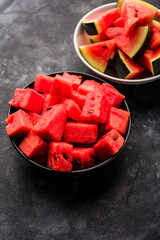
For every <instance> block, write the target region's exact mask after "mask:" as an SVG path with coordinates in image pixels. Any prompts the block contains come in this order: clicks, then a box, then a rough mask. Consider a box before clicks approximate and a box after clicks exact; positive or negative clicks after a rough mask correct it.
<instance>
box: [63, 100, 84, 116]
mask: <svg viewBox="0 0 160 240" xmlns="http://www.w3.org/2000/svg"><path fill="white" fill-rule="evenodd" d="M62 104H63V106H64V107H65V109H66V111H67V116H68V117H69V118H70V119H72V120H75V121H80V116H81V112H82V111H81V109H80V107H79V105H78V104H77V103H76V102H75V101H73V100H71V99H69V98H67V99H65V100H64V101H63V102H62Z"/></svg>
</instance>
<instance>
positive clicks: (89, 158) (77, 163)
mask: <svg viewBox="0 0 160 240" xmlns="http://www.w3.org/2000/svg"><path fill="white" fill-rule="evenodd" d="M95 157H96V154H95V151H94V149H93V148H73V162H72V164H73V170H81V169H85V168H90V167H93V166H94V165H95Z"/></svg>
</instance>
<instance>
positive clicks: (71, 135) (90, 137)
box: [63, 122, 98, 143]
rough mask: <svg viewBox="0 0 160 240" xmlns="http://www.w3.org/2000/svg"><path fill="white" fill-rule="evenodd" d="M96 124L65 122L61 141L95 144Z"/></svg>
mask: <svg viewBox="0 0 160 240" xmlns="http://www.w3.org/2000/svg"><path fill="white" fill-rule="evenodd" d="M97 132H98V124H90V123H79V122H66V124H65V128H64V136H63V140H64V141H65V142H73V143H95V142H96V141H97Z"/></svg>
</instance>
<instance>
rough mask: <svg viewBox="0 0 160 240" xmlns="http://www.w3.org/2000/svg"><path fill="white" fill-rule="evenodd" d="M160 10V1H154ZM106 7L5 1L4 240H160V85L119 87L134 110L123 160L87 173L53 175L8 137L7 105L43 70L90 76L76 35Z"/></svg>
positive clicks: (1, 33) (0, 121)
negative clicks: (77, 48)
mask: <svg viewBox="0 0 160 240" xmlns="http://www.w3.org/2000/svg"><path fill="white" fill-rule="evenodd" d="M149 2H150V3H152V4H155V5H156V6H157V7H159V8H160V2H159V0H154V1H151V0H150V1H149ZM105 3H109V0H108V1H107V0H106V1H95V0H91V1H85V0H82V1H65V0H61V1H55V0H52V1H50V0H1V1H0V103H1V108H0V131H1V134H0V137H1V140H0V142H1V148H0V240H61V239H63V240H69V239H84V240H92V239H96V240H106V239H107V240H112V239H113V240H135V239H136V240H158V239H160V81H157V82H153V83H151V84H145V85H141V86H124V85H116V84H114V85H115V86H116V87H117V89H119V90H120V91H121V92H122V93H124V94H125V95H126V99H127V101H128V103H129V106H130V109H131V112H132V122H133V123H132V126H133V128H132V132H131V135H130V138H129V141H128V144H127V146H126V147H125V149H124V150H123V151H122V152H121V154H120V155H119V157H118V159H116V160H115V161H113V162H112V163H110V164H109V165H107V166H106V167H105V168H104V169H99V171H98V172H94V173H91V174H88V175H82V176H81V175H79V176H76V177H75V176H71V177H69V176H63V175H62V174H55V175H48V174H46V173H44V172H41V171H40V170H39V169H37V168H35V167H33V166H31V165H30V164H28V163H27V162H25V161H24V160H23V158H22V157H21V156H20V155H19V154H18V153H17V152H16V150H15V149H14V148H13V146H12V144H11V143H10V141H9V138H8V137H7V135H6V132H5V122H4V120H5V118H6V116H7V111H8V101H9V100H10V99H11V98H12V97H13V92H14V89H15V88H16V87H23V86H24V85H26V84H28V83H29V82H30V81H33V80H34V76H35V74H36V73H37V72H40V73H44V74H50V73H52V72H54V71H64V70H72V71H73V70H75V71H76V70H77V71H84V72H87V73H91V71H90V70H88V69H87V68H86V67H85V66H84V65H83V63H81V61H80V60H79V59H78V57H77V56H76V53H75V50H74V47H73V32H74V28H75V26H76V23H77V22H78V21H79V19H80V18H81V17H82V16H83V15H84V14H85V13H87V12H88V11H89V10H91V9H93V8H95V7H98V6H100V5H101V4H105Z"/></svg>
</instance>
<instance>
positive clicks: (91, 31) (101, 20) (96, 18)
mask: <svg viewBox="0 0 160 240" xmlns="http://www.w3.org/2000/svg"><path fill="white" fill-rule="evenodd" d="M119 17H120V12H119V8H113V9H110V10H108V11H105V12H100V13H96V14H94V15H92V16H89V17H87V18H86V19H83V21H82V26H83V27H84V29H85V30H86V32H87V34H88V35H96V34H99V33H101V32H102V31H103V30H104V29H106V28H107V27H108V26H110V25H111V24H112V23H113V21H114V20H115V19H117V18H119Z"/></svg>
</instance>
